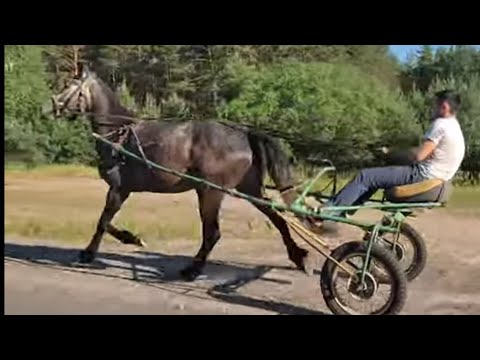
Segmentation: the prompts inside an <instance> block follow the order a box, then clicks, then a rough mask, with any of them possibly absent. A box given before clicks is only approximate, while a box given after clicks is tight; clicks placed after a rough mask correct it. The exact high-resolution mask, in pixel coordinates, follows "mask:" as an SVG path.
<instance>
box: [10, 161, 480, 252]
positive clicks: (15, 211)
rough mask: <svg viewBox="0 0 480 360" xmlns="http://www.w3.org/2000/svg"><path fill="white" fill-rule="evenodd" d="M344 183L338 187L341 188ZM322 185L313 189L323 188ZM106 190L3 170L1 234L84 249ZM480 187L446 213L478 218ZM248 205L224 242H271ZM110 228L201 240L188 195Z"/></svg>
mask: <svg viewBox="0 0 480 360" xmlns="http://www.w3.org/2000/svg"><path fill="white" fill-rule="evenodd" d="M346 181H347V180H345V179H343V180H342V181H340V184H339V185H340V186H343V185H344V184H345V183H346ZM327 182H328V180H322V181H321V182H320V184H319V185H318V186H317V188H318V189H319V188H321V187H324V186H325V185H326V184H327ZM106 192H107V186H106V184H105V183H104V182H103V181H101V180H100V179H99V177H98V174H97V172H96V169H93V168H89V167H84V166H60V165H52V166H44V167H37V168H32V169H28V168H26V167H25V166H20V165H8V166H7V167H5V220H4V221H5V234H6V235H9V236H17V237H24V238H37V239H52V240H63V241H68V242H71V243H82V244H85V243H86V242H87V241H88V240H89V239H90V238H91V237H92V235H93V233H94V231H95V227H96V224H97V221H98V218H99V216H100V213H101V210H102V209H103V206H104V202H105V195H106ZM479 205H480V187H457V188H456V189H455V192H454V195H453V198H452V200H451V202H450V204H449V206H448V208H447V209H446V211H449V212H451V213H452V214H456V215H460V216H463V215H472V214H474V215H475V216H476V215H478V214H480V206H479ZM248 206H249V205H245V207H243V206H242V207H239V208H238V209H237V208H235V209H229V211H226V212H225V213H222V217H221V219H222V220H221V221H222V224H221V227H222V230H223V234H224V235H225V236H231V237H239V238H243V239H249V238H251V239H255V238H260V237H270V236H272V234H274V233H275V230H273V229H272V228H270V227H268V226H267V225H266V222H265V221H263V220H260V219H263V218H262V217H261V216H258V214H257V212H256V210H253V208H252V211H251V212H250V211H249V210H248ZM114 223H115V224H116V225H117V226H118V227H120V228H126V229H128V230H130V231H132V232H133V233H136V234H139V235H140V236H142V237H143V238H144V239H145V240H146V241H147V242H155V241H158V240H160V241H169V240H173V239H192V240H194V241H199V239H200V233H201V229H200V219H199V216H198V210H197V201H196V197H195V196H194V195H192V194H178V195H157V194H133V195H132V196H131V197H130V199H129V200H128V201H127V203H126V204H125V206H124V207H123V208H122V210H121V211H120V213H119V214H118V216H117V217H116V218H115V220H114Z"/></svg>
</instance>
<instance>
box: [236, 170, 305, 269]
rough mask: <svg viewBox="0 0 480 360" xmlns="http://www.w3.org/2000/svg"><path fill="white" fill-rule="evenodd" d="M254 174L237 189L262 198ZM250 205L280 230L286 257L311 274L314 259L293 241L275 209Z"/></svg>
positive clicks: (259, 185)
mask: <svg viewBox="0 0 480 360" xmlns="http://www.w3.org/2000/svg"><path fill="white" fill-rule="evenodd" d="M254 175H255V174H254V173H253V172H251V173H250V174H249V176H248V177H246V178H245V179H244V181H243V182H242V183H241V184H240V186H239V187H238V191H240V192H243V193H245V194H248V195H250V196H253V197H256V198H260V199H261V198H263V194H262V185H261V180H259V177H257V176H254ZM252 205H253V206H255V207H256V208H257V209H258V210H260V212H262V213H263V214H264V215H265V216H266V217H267V218H268V219H269V220H270V221H271V222H272V224H273V225H274V226H275V227H276V228H277V230H278V231H279V232H280V234H281V236H282V239H283V243H284V244H285V247H286V248H287V253H288V258H289V259H290V260H291V261H292V262H293V263H294V264H295V265H296V267H297V268H298V269H299V270H301V271H304V272H305V273H306V274H308V275H311V274H312V273H313V270H314V269H313V267H314V266H315V263H314V260H313V258H312V257H311V254H310V253H309V252H308V251H307V250H305V249H303V248H301V247H299V246H298V245H297V244H296V243H295V241H294V240H293V238H292V235H291V233H290V229H289V228H288V225H287V223H286V222H285V220H284V219H283V218H282V217H281V216H280V215H279V214H278V213H277V212H276V211H275V210H273V209H272V208H270V207H268V206H262V205H258V204H252Z"/></svg>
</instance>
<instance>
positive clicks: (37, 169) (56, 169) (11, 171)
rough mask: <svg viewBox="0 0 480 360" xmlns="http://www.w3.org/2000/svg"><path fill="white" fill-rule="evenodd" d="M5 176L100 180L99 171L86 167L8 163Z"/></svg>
mask: <svg viewBox="0 0 480 360" xmlns="http://www.w3.org/2000/svg"><path fill="white" fill-rule="evenodd" d="M4 170H5V176H11V177H15V176H26V177H87V178H99V175H98V170H97V169H96V168H94V167H90V166H85V165H54V164H53V165H38V166H29V165H26V164H24V163H7V164H5V167H4Z"/></svg>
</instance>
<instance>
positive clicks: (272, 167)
mask: <svg viewBox="0 0 480 360" xmlns="http://www.w3.org/2000/svg"><path fill="white" fill-rule="evenodd" d="M248 138H249V141H250V147H251V148H252V152H253V165H254V166H257V167H258V169H259V170H260V172H261V176H262V179H263V178H264V177H265V175H266V173H267V172H268V175H270V177H271V179H272V180H273V182H274V184H275V187H276V189H277V190H278V191H280V192H281V193H282V197H283V199H284V201H285V202H287V204H289V205H290V204H291V202H292V201H293V200H294V197H293V198H292V194H291V193H290V192H289V191H288V190H290V189H292V188H293V187H294V178H293V175H292V167H291V164H290V161H289V158H288V156H287V154H286V153H285V151H284V150H283V149H282V146H281V144H280V141H279V140H278V139H275V138H273V137H271V136H269V135H266V134H259V133H258V132H255V131H254V130H248Z"/></svg>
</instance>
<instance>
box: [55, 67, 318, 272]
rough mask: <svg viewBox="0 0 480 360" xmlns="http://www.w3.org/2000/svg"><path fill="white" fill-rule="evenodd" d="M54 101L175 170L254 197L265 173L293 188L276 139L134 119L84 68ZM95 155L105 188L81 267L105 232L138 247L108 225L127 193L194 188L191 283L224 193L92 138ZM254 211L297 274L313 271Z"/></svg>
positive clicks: (284, 230) (276, 219) (215, 231)
mask: <svg viewBox="0 0 480 360" xmlns="http://www.w3.org/2000/svg"><path fill="white" fill-rule="evenodd" d="M52 103H53V110H54V113H55V115H56V116H63V115H65V116H67V118H68V119H70V120H74V119H75V118H77V116H76V115H77V114H82V113H84V114H85V115H87V116H88V117H89V118H90V122H91V125H92V129H93V131H94V132H96V133H97V134H99V135H101V136H103V137H106V138H109V139H110V140H111V141H114V142H117V143H119V144H122V145H123V146H124V147H125V148H126V149H127V150H129V151H131V152H133V153H135V154H138V156H144V157H145V158H147V159H148V160H150V161H152V162H154V163H157V164H160V165H163V166H165V167H168V168H171V169H173V170H176V171H178V172H181V173H184V174H189V175H195V176H197V177H200V178H203V179H206V180H208V181H210V182H213V183H215V184H217V185H220V186H223V187H226V188H230V189H234V188H235V189H237V190H238V191H240V192H243V193H246V194H248V195H251V196H255V197H259V198H262V196H263V195H262V189H263V179H264V176H265V174H266V172H267V171H268V173H269V175H270V176H271V178H272V179H273V181H274V183H275V185H276V187H277V189H278V190H280V191H282V192H284V190H288V189H290V188H292V186H293V178H292V173H291V168H290V163H289V161H288V158H287V156H286V155H285V153H284V152H283V151H282V149H281V147H280V145H279V143H278V142H277V141H276V140H275V139H273V138H271V137H269V136H266V135H263V134H259V133H256V132H254V131H252V130H251V129H248V128H246V127H242V126H240V125H238V126H236V125H235V126H234V125H232V126H230V125H228V124H224V123H221V122H218V121H189V122H180V121H177V122H172V121H139V120H133V118H134V115H133V114H132V113H130V112H129V111H128V110H127V109H125V108H124V107H123V106H122V105H121V104H120V103H119V101H118V99H117V97H116V96H115V94H114V92H113V91H112V90H111V89H110V88H109V87H108V86H107V85H106V84H105V83H104V82H103V81H102V80H101V79H100V78H98V77H97V76H96V75H95V74H94V73H93V72H90V71H89V70H88V69H87V68H86V67H83V69H82V70H81V74H79V76H77V77H75V78H74V79H72V81H71V82H70V84H68V85H67V86H66V88H65V89H64V90H63V91H62V92H61V93H60V94H58V95H54V96H53V97H52ZM96 150H97V153H98V157H99V167H98V168H99V173H100V176H101V178H102V179H103V180H105V181H106V182H107V183H108V184H109V186H110V189H109V191H108V195H107V199H106V204H105V208H104V210H103V212H102V215H101V217H100V220H99V222H98V225H97V229H96V232H95V234H94V235H93V238H92V240H91V242H90V243H89V245H88V246H87V247H86V249H85V250H83V251H82V252H81V253H80V255H79V260H80V261H81V262H83V263H89V262H92V261H93V260H94V258H95V256H96V253H97V251H98V249H99V246H100V243H101V239H102V237H103V235H104V233H105V232H107V233H108V234H110V235H112V236H113V237H115V238H116V239H118V240H119V241H121V242H122V243H124V244H135V245H138V246H142V245H143V242H142V240H141V239H139V238H138V237H136V236H134V235H133V234H131V233H130V232H128V231H125V230H119V229H117V228H115V227H114V226H113V225H112V224H111V221H112V219H113V217H114V216H115V214H116V213H117V212H118V211H119V210H120V208H121V206H122V204H123V203H124V202H125V201H126V200H127V198H128V197H129V195H130V194H131V193H133V192H151V193H163V194H169V193H170V194H172V193H181V192H186V191H190V190H195V191H196V193H197V196H198V201H199V209H200V217H201V221H202V245H201V248H200V250H199V251H198V253H197V255H196V256H195V257H194V259H193V262H192V264H191V265H189V266H188V267H187V268H185V269H183V270H182V271H181V272H180V273H181V275H182V277H183V278H184V279H186V280H190V281H193V280H195V279H196V278H197V277H198V276H199V275H200V274H201V272H202V270H203V267H204V266H205V263H206V260H207V257H208V256H209V254H210V252H211V251H212V250H213V248H214V246H215V244H216V243H217V242H218V240H219V239H220V237H221V235H220V228H219V219H218V217H219V211H220V206H221V203H222V200H223V199H224V194H223V193H221V192H219V191H217V190H214V189H209V188H207V187H205V186H202V185H199V184H196V183H193V182H191V181H187V180H185V179H182V178H179V177H178V176H174V175H171V174H167V173H165V172H162V171H159V170H156V169H153V168H150V167H149V166H148V165H146V164H144V163H142V162H139V161H138V160H135V159H131V158H128V157H122V156H120V154H119V153H118V152H117V151H115V150H114V149H113V148H112V147H110V146H108V145H106V144H104V143H103V142H100V141H97V143H96ZM142 152H143V154H142ZM285 194H288V191H287V192H285ZM284 200H285V202H287V203H288V204H290V203H291V202H292V200H293V198H292V194H290V196H289V195H285V196H284ZM254 206H256V207H257V208H258V210H260V211H261V212H262V213H263V214H265V215H266V216H267V217H268V218H269V219H270V221H271V222H272V223H273V224H274V226H275V227H276V228H277V229H278V230H279V232H280V234H281V236H282V239H283V242H284V244H285V246H286V248H287V251H288V256H289V259H290V260H291V261H292V262H293V263H294V264H295V265H296V267H297V268H298V269H299V270H302V271H305V272H307V273H311V270H312V269H311V268H309V266H308V263H311V264H313V263H312V262H311V261H307V260H308V259H309V258H310V256H308V252H307V251H306V250H304V249H302V248H300V247H299V246H298V245H297V244H296V243H295V242H294V241H293V239H292V237H291V234H290V231H289V229H288V226H287V224H286V223H285V221H284V220H283V219H282V218H281V217H280V216H279V215H278V214H277V213H276V212H275V211H274V210H273V209H271V208H269V207H265V206H258V205H254Z"/></svg>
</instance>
